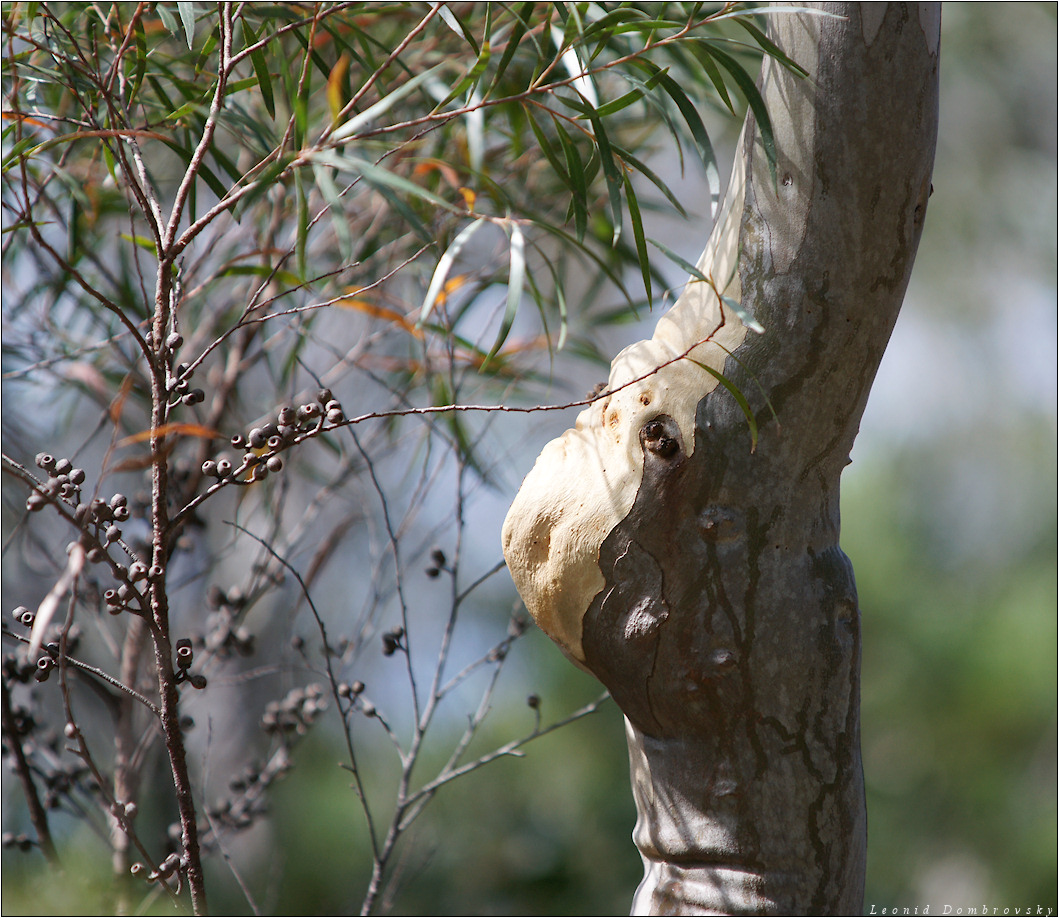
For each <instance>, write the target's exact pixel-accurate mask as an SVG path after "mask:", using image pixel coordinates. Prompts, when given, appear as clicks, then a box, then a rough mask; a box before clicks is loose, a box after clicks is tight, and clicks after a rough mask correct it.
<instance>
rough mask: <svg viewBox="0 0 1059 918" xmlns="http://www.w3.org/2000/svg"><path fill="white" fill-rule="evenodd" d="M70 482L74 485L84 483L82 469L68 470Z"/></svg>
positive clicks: (83, 471)
mask: <svg viewBox="0 0 1059 918" xmlns="http://www.w3.org/2000/svg"><path fill="white" fill-rule="evenodd" d="M70 481H72V482H73V483H74V484H75V485H80V484H84V483H85V470H84V469H70Z"/></svg>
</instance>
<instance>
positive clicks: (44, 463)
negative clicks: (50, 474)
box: [33, 453, 55, 472]
mask: <svg viewBox="0 0 1059 918" xmlns="http://www.w3.org/2000/svg"><path fill="white" fill-rule="evenodd" d="M33 461H34V462H36V463H37V468H39V469H44V471H46V472H47V471H50V470H51V469H52V468H54V467H55V457H54V456H53V455H52V454H51V453H37V455H36V457H35V459H34V460H33Z"/></svg>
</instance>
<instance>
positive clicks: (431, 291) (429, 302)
mask: <svg viewBox="0 0 1059 918" xmlns="http://www.w3.org/2000/svg"><path fill="white" fill-rule="evenodd" d="M484 222H485V218H484V217H479V218H478V219H477V220H475V221H474V222H473V223H469V224H468V225H467V226H465V227H464V228H463V229H462V230H460V232H459V234H458V235H457V236H456V238H455V239H453V240H452V244H451V245H450V246H449V247H448V248H447V249H446V250H445V251H444V252H443V253H442V255H441V258H439V259H438V266H437V267H436V268H435V269H434V274H433V276H432V277H431V278H430V284H429V285H428V286H427V295H426V296H425V297H424V298H423V305H422V307H421V308H420V310H419V321H418V322H417V323H416V324H417V325H422V324H423V322H425V321H426V320H427V317H428V316H429V315H430V313H431V311H432V310H433V308H434V304H435V303H436V302H437V299H438V294H439V293H441V290H442V288H443V287H444V286H445V280H446V278H448V276H449V271H450V270H452V266H453V264H454V263H455V261H456V259H457V258H458V257H459V254H460V252H461V251H462V250H463V247H464V246H465V245H466V244H467V243H468V242H469V241H470V238H471V236H473V235H474V234H475V233H476V232H477V231H478V228H479V227H480V226H481V225H482V223H484Z"/></svg>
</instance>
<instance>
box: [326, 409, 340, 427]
mask: <svg viewBox="0 0 1059 918" xmlns="http://www.w3.org/2000/svg"><path fill="white" fill-rule="evenodd" d="M327 423H328V424H341V423H342V409H341V408H332V409H331V410H330V411H328V412H327Z"/></svg>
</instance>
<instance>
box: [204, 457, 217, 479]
mask: <svg viewBox="0 0 1059 918" xmlns="http://www.w3.org/2000/svg"><path fill="white" fill-rule="evenodd" d="M202 474H203V475H216V474H217V463H216V462H214V461H213V460H212V459H207V460H206V461H205V462H203V463H202Z"/></svg>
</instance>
